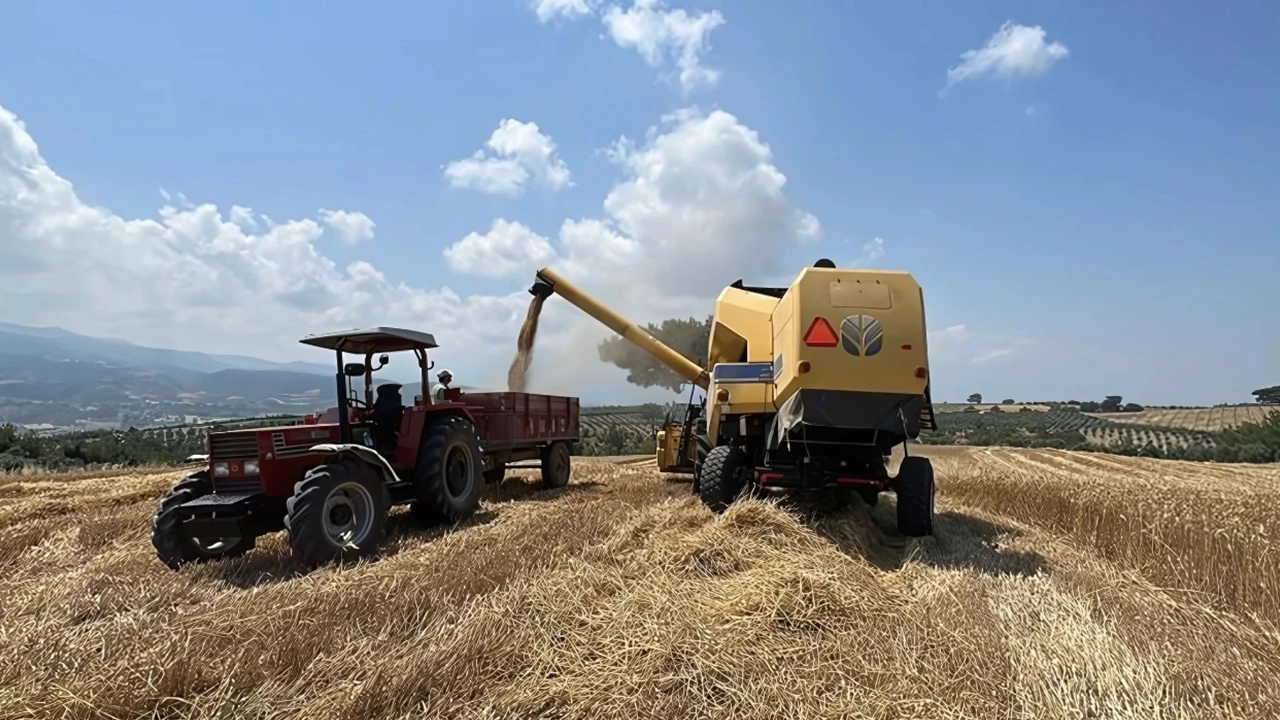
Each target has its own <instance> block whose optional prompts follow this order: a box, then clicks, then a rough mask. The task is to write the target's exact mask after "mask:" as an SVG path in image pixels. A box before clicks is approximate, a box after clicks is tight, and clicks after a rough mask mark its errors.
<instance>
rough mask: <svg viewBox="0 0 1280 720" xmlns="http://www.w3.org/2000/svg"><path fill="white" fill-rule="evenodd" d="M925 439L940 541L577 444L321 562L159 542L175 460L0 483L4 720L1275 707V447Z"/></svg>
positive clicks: (1093, 713)
mask: <svg viewBox="0 0 1280 720" xmlns="http://www.w3.org/2000/svg"><path fill="white" fill-rule="evenodd" d="M930 453H931V454H933V455H934V456H935V458H936V460H935V462H936V464H937V467H938V472H939V493H940V494H939V507H938V512H939V513H940V517H939V521H938V525H937V537H936V538H929V539H924V540H906V539H904V538H902V537H901V536H899V535H898V534H897V533H896V531H895V529H894V522H893V512H892V509H893V498H892V496H891V495H884V496H883V497H882V499H881V502H880V504H879V506H878V507H876V508H875V509H874V510H871V511H868V509H867V508H866V507H865V506H862V505H856V506H854V507H853V508H851V509H848V510H845V511H841V512H838V513H831V514H823V513H820V512H818V511H816V510H814V509H812V508H810V507H806V506H805V504H803V503H801V504H798V505H796V504H790V503H786V504H784V505H783V506H778V505H775V504H773V503H771V502H767V501H760V500H744V501H741V502H740V503H739V504H738V505H736V506H734V507H733V508H731V509H730V510H729V511H728V512H727V513H725V514H724V515H722V516H715V515H713V514H712V513H711V512H710V511H708V510H706V509H705V508H704V507H702V506H701V505H700V504H699V503H698V502H697V500H696V499H695V498H694V497H693V496H692V495H691V494H690V493H689V488H688V484H687V482H684V481H674V480H668V479H664V478H662V477H660V476H659V475H658V474H657V473H656V471H655V470H654V469H653V466H652V463H651V462H638V463H637V462H632V463H630V464H627V463H624V462H619V461H589V460H586V459H579V460H577V461H576V462H577V464H576V465H575V469H574V474H573V482H572V484H571V485H570V486H569V487H568V488H565V489H562V490H557V491H542V490H539V489H538V486H537V485H536V483H535V482H534V481H533V480H532V479H531V478H530V479H528V480H526V479H524V478H521V477H514V476H513V477H511V478H509V479H508V481H507V483H506V485H505V486H504V487H503V488H502V489H501V490H500V491H498V492H496V493H494V495H493V496H492V497H491V498H490V499H489V500H487V501H486V503H485V505H484V507H483V508H482V512H481V513H480V514H479V515H478V517H477V518H476V519H475V520H474V522H471V523H469V524H468V525H467V526H465V527H459V528H453V529H448V530H443V529H438V530H435V531H423V530H415V529H413V528H412V527H408V526H407V525H405V524H404V523H403V522H401V523H398V525H397V527H395V528H393V530H392V535H391V538H390V540H389V541H388V544H387V548H386V551H385V552H384V553H383V554H382V555H381V557H380V558H379V559H377V560H376V561H373V562H369V563H366V564H363V565H359V566H353V567H346V568H326V569H321V570H318V571H315V572H311V573H309V574H303V573H301V572H300V571H299V570H298V569H296V568H294V567H292V566H291V565H290V564H289V562H288V561H287V560H286V559H285V557H286V543H285V542H284V539H283V538H282V537H269V538H266V539H264V540H263V541H262V542H261V543H260V544H259V546H258V549H257V550H255V551H254V552H252V553H250V554H249V555H248V556H245V557H243V558H240V559H238V560H233V561H229V562H225V563H222V564H212V565H204V566H199V567H196V568H192V569H187V570H184V571H182V572H179V573H174V572H171V571H169V570H168V569H166V568H165V567H163V566H162V565H161V564H160V563H159V561H158V560H156V559H155V557H154V555H153V554H152V551H151V547H150V544H149V540H148V520H149V515H150V512H151V509H152V503H153V501H154V498H155V497H157V496H158V495H159V494H160V493H161V492H162V491H163V490H164V489H165V488H166V487H168V486H169V485H170V483H172V482H173V481H174V480H175V479H176V478H178V477H179V473H177V472H173V471H163V472H147V473H135V474H116V475H114V476H108V477H96V478H95V477H83V476H72V477H67V478H59V477H55V476H37V477H29V478H10V479H0V502H2V503H3V504H0V572H2V573H3V576H4V581H3V585H2V586H0V718H6V719H7V718H24V717H31V718H60V717H83V718H89V717H104V718H105V717H112V718H142V717H166V718H168V717H194V718H266V717H273V718H275V717H279V718H285V717H288V718H300V717H308V718H312V717H313V718H326V719H329V718H335V719H336V718H353V719H354V718H366V717H392V718H400V717H406V718H407V717H480V718H496V717H510V718H533V717H555V718H561V717H572V718H612V717H625V718H635V717H653V718H673V717H719V718H788V719H789V720H794V719H799V718H862V717H874V718H1156V717H1159V718H1216V717H1257V718H1262V717H1277V716H1280V682H1277V678H1280V630H1277V624H1278V623H1280V559H1278V558H1277V555H1276V552H1275V549H1276V547H1277V546H1278V545H1280V522H1278V520H1280V472H1277V470H1275V469H1271V468H1264V467H1260V466H1253V467H1250V466H1237V465H1233V466H1219V465H1199V464H1191V463H1180V462H1166V461H1150V460H1139V459H1133V458H1118V457H1110V456H1103V455H1091V454H1084V453H1071V452H1059V451H1021V450H1003V449H988V450H983V449H977V450H961V449H947V448H935V449H931V450H930ZM513 475H514V474H513Z"/></svg>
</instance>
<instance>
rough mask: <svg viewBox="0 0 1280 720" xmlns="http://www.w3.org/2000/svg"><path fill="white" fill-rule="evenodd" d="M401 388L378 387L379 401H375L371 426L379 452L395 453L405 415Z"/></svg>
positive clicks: (393, 385) (386, 385)
mask: <svg viewBox="0 0 1280 720" xmlns="http://www.w3.org/2000/svg"><path fill="white" fill-rule="evenodd" d="M400 388H401V386H400V385H398V384H396V383H387V384H385V385H379V386H378V399H376V400H374V401H373V412H372V413H371V417H370V420H371V424H372V425H373V440H374V443H375V444H376V446H377V448H378V451H379V452H382V453H388V452H395V449H396V437H397V436H398V435H399V434H400V418H401V416H402V415H403V414H404V400H403V399H402V398H401V397H400Z"/></svg>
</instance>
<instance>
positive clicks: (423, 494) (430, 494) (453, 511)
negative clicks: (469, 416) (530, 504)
mask: <svg viewBox="0 0 1280 720" xmlns="http://www.w3.org/2000/svg"><path fill="white" fill-rule="evenodd" d="M482 472H483V471H482V470H481V469H480V444H479V442H478V441H477V440H476V432H475V428H474V427H473V426H472V425H471V423H469V422H467V421H466V420H463V419H462V418H456V417H448V418H441V419H439V420H437V421H435V422H434V423H432V424H431V425H430V426H429V427H428V428H427V431H426V433H425V434H424V437H423V440H422V449H421V450H419V452H418V468H417V472H415V473H414V486H415V487H414V492H415V495H416V497H417V499H416V500H415V501H414V503H413V504H412V505H411V506H410V507H409V511H410V513H412V515H413V517H414V519H415V520H417V521H418V522H422V523H427V524H435V523H439V522H450V523H456V522H460V521H462V520H465V519H467V518H469V517H471V515H472V514H474V513H475V511H476V508H478V507H479V506H480V481H481V478H482Z"/></svg>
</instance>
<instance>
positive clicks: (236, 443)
mask: <svg viewBox="0 0 1280 720" xmlns="http://www.w3.org/2000/svg"><path fill="white" fill-rule="evenodd" d="M256 457H258V436H257V435H210V436H209V459H210V460H236V459H241V458H256Z"/></svg>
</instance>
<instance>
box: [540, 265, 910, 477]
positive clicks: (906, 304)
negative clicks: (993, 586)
mask: <svg viewBox="0 0 1280 720" xmlns="http://www.w3.org/2000/svg"><path fill="white" fill-rule="evenodd" d="M530 292H531V293H534V294H550V293H551V292H555V293H557V294H559V295H561V296H563V297H564V298H565V299H566V300H568V301H569V302H570V303H571V304H573V305H575V306H577V307H578V308H580V309H582V310H583V311H585V312H586V313H587V314H589V315H591V316H592V317H594V318H596V319H597V320H599V321H600V322H602V323H604V324H605V325H606V326H608V327H609V328H611V329H613V330H614V331H615V332H617V333H618V334H620V335H622V336H623V337H625V338H627V339H628V340H630V341H632V342H634V343H635V344H636V345H638V346H640V347H641V348H642V349H644V350H646V351H647V352H649V353H650V354H652V355H653V356H654V357H656V358H657V359H658V360H660V361H661V362H663V363H664V364H666V365H667V366H668V367H670V368H671V369H672V370H674V371H675V372H677V373H678V374H680V375H681V376H683V377H685V378H686V379H688V380H689V381H691V382H693V383H694V384H695V385H697V386H698V387H702V388H705V389H706V390H707V416H706V423H707V436H708V438H709V439H710V440H711V442H712V444H715V442H716V438H718V437H720V421H721V418H722V417H724V416H725V415H733V416H737V417H738V422H740V423H743V426H742V427H743V431H745V432H748V433H753V432H760V431H761V429H760V428H758V427H757V428H750V427H747V426H748V425H749V423H747V422H746V421H745V419H746V418H747V417H749V416H755V415H772V414H774V413H776V414H777V423H778V425H779V426H780V427H782V429H783V430H784V431H785V430H786V429H787V428H789V427H791V426H793V425H796V424H800V423H803V424H805V425H808V426H827V427H836V428H842V429H864V430H871V431H876V432H880V431H886V432H889V433H901V431H903V430H904V427H903V426H904V425H905V424H907V423H908V420H907V419H906V417H905V414H906V413H904V412H902V411H901V410H900V408H907V410H906V412H907V413H913V414H914V413H921V415H922V416H923V415H924V414H925V413H927V414H928V416H929V417H930V418H932V408H930V407H929V406H928V399H927V388H928V383H929V362H928V336H927V329H926V325H925V316H924V295H923V292H922V291H921V288H920V285H919V284H918V283H916V281H915V279H914V278H913V277H912V276H911V274H910V273H906V272H899V271H888V270H860V269H843V268H830V267H806V268H804V269H803V270H802V271H801V272H800V273H799V275H798V276H797V277H796V279H795V280H794V281H793V282H792V283H791V285H790V286H789V287H787V288H752V287H747V286H744V285H742V283H741V282H737V283H734V284H733V285H731V286H729V287H726V288H725V289H724V290H723V291H722V292H721V293H720V296H719V297H718V298H717V299H716V307H715V315H714V316H713V320H712V327H711V337H710V338H709V355H710V357H708V359H707V361H708V367H709V368H710V372H708V370H706V369H703V368H700V367H698V366H697V365H696V364H695V363H692V362H690V361H689V360H688V359H686V358H685V357H684V356H682V355H680V354H679V353H678V352H676V351H674V350H672V349H671V348H669V347H667V346H666V345H664V344H662V343H661V342H659V341H658V340H657V339H656V338H654V337H653V336H651V335H649V334H648V333H647V332H645V331H644V330H643V329H642V328H640V327H639V326H638V325H636V324H635V323H632V322H630V321H628V320H626V319H625V318H623V317H622V316H620V315H618V314H617V313H616V312H614V311H613V310H612V309H610V308H609V307H607V306H605V305H604V304H603V303H601V302H599V301H597V300H595V299H594V298H592V297H590V296H589V295H587V294H586V293H584V292H583V291H581V290H580V289H578V288H577V287H576V286H574V285H573V284H572V283H570V282H568V281H567V280H565V279H564V278H562V277H560V276H559V275H558V274H556V273H555V272H554V271H552V270H551V269H550V268H543V269H541V270H539V271H538V273H537V278H536V281H535V283H534V286H533V287H532V288H530ZM815 340H820V341H824V342H815ZM910 422H912V423H914V422H915V418H912V419H911V421H910ZM670 437H671V433H670V432H669V431H668V434H667V435H665V436H663V439H669V438H670ZM667 444H668V445H672V444H671V443H670V442H668V443H667ZM672 446H673V447H674V445H672ZM662 447H664V445H662V444H661V442H660V444H659V448H660V449H661V448H662ZM673 452H674V451H673ZM660 453H661V450H660ZM668 462H674V458H671V459H664V458H661V457H660V458H659V464H660V465H661V464H663V463H668Z"/></svg>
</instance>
